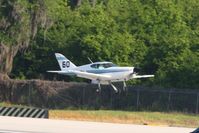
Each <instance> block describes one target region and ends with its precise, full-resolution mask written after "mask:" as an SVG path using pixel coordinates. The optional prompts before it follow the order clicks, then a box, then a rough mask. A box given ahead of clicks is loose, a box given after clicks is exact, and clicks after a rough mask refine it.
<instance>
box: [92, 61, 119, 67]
mask: <svg viewBox="0 0 199 133" xmlns="http://www.w3.org/2000/svg"><path fill="white" fill-rule="evenodd" d="M115 66H116V65H115V64H113V63H111V62H108V63H95V64H92V65H91V67H92V68H95V69H103V68H109V67H115Z"/></svg>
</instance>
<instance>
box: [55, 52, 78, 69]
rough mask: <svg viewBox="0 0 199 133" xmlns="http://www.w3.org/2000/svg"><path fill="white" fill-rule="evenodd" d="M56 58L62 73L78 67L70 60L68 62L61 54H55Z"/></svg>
mask: <svg viewBox="0 0 199 133" xmlns="http://www.w3.org/2000/svg"><path fill="white" fill-rule="evenodd" d="M55 56H56V59H57V61H58V63H59V66H60V68H61V70H62V71H66V70H70V69H74V68H76V67H77V66H76V65H75V64H73V63H72V62H71V61H70V60H68V59H67V58H66V57H65V56H64V55H62V54H60V53H55Z"/></svg>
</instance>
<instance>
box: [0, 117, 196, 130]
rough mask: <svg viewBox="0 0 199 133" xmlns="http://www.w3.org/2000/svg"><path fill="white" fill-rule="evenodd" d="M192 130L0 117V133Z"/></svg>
mask: <svg viewBox="0 0 199 133" xmlns="http://www.w3.org/2000/svg"><path fill="white" fill-rule="evenodd" d="M193 130H194V129H193V128H180V127H158V126H144V125H133V124H112V123H100V122H86V121H71V120H50V119H35V118H17V117H5V116H0V133H190V132H191V131H193Z"/></svg>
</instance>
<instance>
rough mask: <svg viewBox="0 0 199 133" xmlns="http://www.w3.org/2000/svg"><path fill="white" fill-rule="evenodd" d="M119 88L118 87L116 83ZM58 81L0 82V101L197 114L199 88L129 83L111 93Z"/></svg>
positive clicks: (33, 104)
mask: <svg viewBox="0 0 199 133" xmlns="http://www.w3.org/2000/svg"><path fill="white" fill-rule="evenodd" d="M118 88H122V86H120V85H119V86H118ZM96 89H97V85H90V84H86V83H67V82H58V81H56V82H55V81H54V82H51V81H28V82H23V81H18V82H17V83H11V84H9V85H5V84H4V83H0V101H1V102H4V101H8V102H11V103H14V104H22V105H28V106H35V107H44V108H49V109H63V108H74V109H114V110H134V111H165V112H169V111H177V112H187V113H197V114H198V113H199V90H191V89H190V90H184V89H173V88H169V89H157V88H154V87H141V86H130V87H128V91H126V92H123V91H122V90H120V92H119V93H117V94H116V93H115V92H114V91H113V89H112V88H111V86H102V92H101V93H96Z"/></svg>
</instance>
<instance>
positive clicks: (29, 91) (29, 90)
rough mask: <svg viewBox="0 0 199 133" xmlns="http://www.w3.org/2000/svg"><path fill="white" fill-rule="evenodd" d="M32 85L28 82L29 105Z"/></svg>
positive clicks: (29, 103)
mask: <svg viewBox="0 0 199 133" xmlns="http://www.w3.org/2000/svg"><path fill="white" fill-rule="evenodd" d="M31 88H32V86H31V84H29V87H28V105H29V106H31V92H32V89H31Z"/></svg>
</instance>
